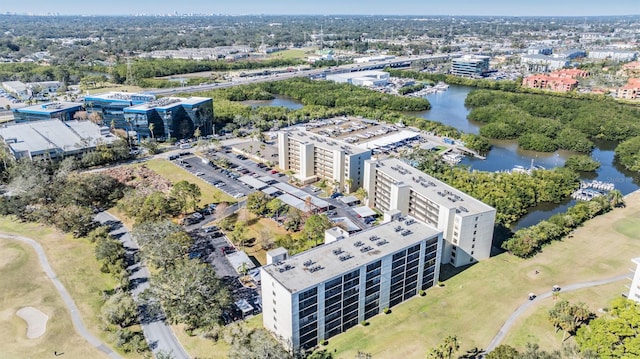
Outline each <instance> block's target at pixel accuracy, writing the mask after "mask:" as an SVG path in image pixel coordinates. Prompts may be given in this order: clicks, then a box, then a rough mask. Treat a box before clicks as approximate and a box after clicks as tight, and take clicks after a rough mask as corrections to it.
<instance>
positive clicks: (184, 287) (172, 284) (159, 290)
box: [150, 258, 231, 330]
mask: <svg viewBox="0 0 640 359" xmlns="http://www.w3.org/2000/svg"><path fill="white" fill-rule="evenodd" d="M150 290H151V294H152V296H153V297H155V298H158V300H159V301H160V304H161V305H162V308H163V309H164V311H165V313H166V315H167V318H168V320H169V322H170V323H171V324H178V323H183V324H185V325H186V326H187V329H189V330H193V329H199V328H200V329H210V328H212V327H214V326H216V325H219V324H220V318H221V317H222V310H223V309H224V308H226V307H227V306H228V305H230V304H231V296H230V294H229V291H228V289H227V287H226V286H225V285H224V284H223V283H222V282H221V281H220V279H219V278H218V277H216V275H215V273H214V271H213V269H212V267H211V266H210V265H208V264H205V263H201V262H199V261H195V260H189V259H185V258H182V259H178V260H175V264H174V265H173V267H172V269H171V270H162V271H159V273H158V274H157V275H156V276H154V280H153V281H151V288H150Z"/></svg>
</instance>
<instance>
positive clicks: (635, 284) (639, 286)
mask: <svg viewBox="0 0 640 359" xmlns="http://www.w3.org/2000/svg"><path fill="white" fill-rule="evenodd" d="M631 262H633V264H635V265H636V270H635V272H634V274H633V279H632V281H631V287H629V296H628V298H629V299H631V300H634V301H636V302H638V303H640V257H637V258H633V259H632V260H631Z"/></svg>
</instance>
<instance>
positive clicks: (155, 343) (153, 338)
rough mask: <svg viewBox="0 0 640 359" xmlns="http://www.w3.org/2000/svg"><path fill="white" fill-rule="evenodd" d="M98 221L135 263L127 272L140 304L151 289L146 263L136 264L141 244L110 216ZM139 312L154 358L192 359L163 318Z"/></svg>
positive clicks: (141, 307) (98, 218)
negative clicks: (160, 353)
mask: <svg viewBox="0 0 640 359" xmlns="http://www.w3.org/2000/svg"><path fill="white" fill-rule="evenodd" d="M96 220H97V221H99V222H100V223H103V224H108V225H110V226H111V232H110V233H111V235H112V236H113V237H114V238H118V239H119V240H120V241H121V242H122V244H123V245H124V248H125V249H126V251H127V256H129V258H130V259H132V260H130V261H129V263H130V264H129V266H128V267H127V271H128V272H129V273H130V274H129V280H130V283H131V285H132V287H133V288H132V289H131V294H132V295H133V297H134V299H136V300H138V297H139V295H140V294H141V293H142V292H143V291H144V290H145V289H147V288H149V270H148V269H147V267H146V266H145V265H144V264H143V263H141V262H140V261H137V260H135V257H136V253H137V252H138V250H139V247H138V244H137V243H136V242H135V241H134V240H133V238H131V235H130V234H129V230H128V229H127V228H126V227H125V226H124V225H123V224H122V222H120V220H118V219H117V218H116V217H114V216H112V215H110V214H109V213H106V212H101V213H98V214H97V215H96ZM129 258H128V259H129ZM138 311H139V316H140V319H141V320H140V322H141V324H140V325H141V326H142V331H143V333H144V337H145V338H146V340H147V343H149V347H150V348H151V351H152V352H153V353H154V355H157V354H158V352H161V351H162V352H164V353H171V354H172V355H173V357H174V358H175V359H187V358H189V355H188V354H187V352H186V351H185V350H184V348H183V347H182V344H180V342H179V341H178V339H177V338H176V336H175V334H174V333H173V330H172V329H171V327H170V326H169V325H167V324H166V323H165V321H164V316H163V315H154V316H152V315H151V314H150V313H149V312H148V311H147V308H145V307H143V306H139V307H138Z"/></svg>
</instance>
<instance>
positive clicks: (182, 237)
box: [131, 221, 193, 270]
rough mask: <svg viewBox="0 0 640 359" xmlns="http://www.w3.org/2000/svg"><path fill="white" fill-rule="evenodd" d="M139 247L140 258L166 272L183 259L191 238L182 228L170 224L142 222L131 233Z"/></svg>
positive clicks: (189, 246) (191, 241)
mask: <svg viewBox="0 0 640 359" xmlns="http://www.w3.org/2000/svg"><path fill="white" fill-rule="evenodd" d="M131 235H132V236H133V238H134V239H135V240H136V241H137V242H138V244H139V245H140V249H141V252H142V256H143V257H144V258H145V259H146V260H147V262H148V263H149V264H151V265H153V266H154V267H156V268H159V269H162V270H168V269H170V268H172V267H173V266H174V263H175V262H176V261H178V260H179V259H180V258H185V257H186V255H187V253H188V252H189V248H191V246H192V245H193V238H191V236H189V235H188V234H187V233H186V232H184V230H183V229H182V227H180V226H179V225H177V224H175V223H173V222H171V221H163V222H144V223H142V224H139V225H136V226H135V227H134V228H133V231H132V232H131Z"/></svg>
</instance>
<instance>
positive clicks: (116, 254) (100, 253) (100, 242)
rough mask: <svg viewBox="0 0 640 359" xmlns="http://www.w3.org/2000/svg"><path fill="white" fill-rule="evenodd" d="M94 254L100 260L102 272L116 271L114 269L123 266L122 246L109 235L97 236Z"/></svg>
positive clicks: (122, 267)
mask: <svg viewBox="0 0 640 359" xmlns="http://www.w3.org/2000/svg"><path fill="white" fill-rule="evenodd" d="M92 233H93V231H92ZM89 234H91V233H89ZM95 255H96V259H97V260H99V261H102V271H103V272H106V273H116V270H122V269H124V267H125V265H124V260H125V258H124V255H125V250H124V246H123V245H122V243H121V242H120V241H118V240H117V239H115V238H113V237H111V236H105V237H102V236H101V237H98V238H97V240H96V247H95Z"/></svg>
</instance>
